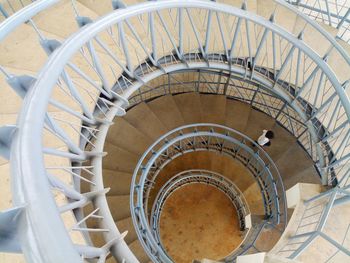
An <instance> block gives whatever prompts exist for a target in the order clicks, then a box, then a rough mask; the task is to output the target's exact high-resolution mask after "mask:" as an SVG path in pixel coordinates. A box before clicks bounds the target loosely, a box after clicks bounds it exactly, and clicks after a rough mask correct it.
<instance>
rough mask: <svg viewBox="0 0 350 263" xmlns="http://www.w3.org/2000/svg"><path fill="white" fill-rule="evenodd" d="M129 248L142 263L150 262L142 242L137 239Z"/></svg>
mask: <svg viewBox="0 0 350 263" xmlns="http://www.w3.org/2000/svg"><path fill="white" fill-rule="evenodd" d="M129 248H130V249H131V251H132V252H133V253H134V255H135V256H136V258H137V259H138V260H139V261H140V263H146V262H148V261H149V257H148V256H147V254H146V252H145V250H144V249H143V247H142V245H141V243H140V241H139V240H138V239H137V240H135V241H134V242H132V243H131V244H130V245H129Z"/></svg>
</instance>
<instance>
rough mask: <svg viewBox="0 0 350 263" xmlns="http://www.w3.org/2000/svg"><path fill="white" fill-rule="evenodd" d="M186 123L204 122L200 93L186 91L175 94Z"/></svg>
mask: <svg viewBox="0 0 350 263" xmlns="http://www.w3.org/2000/svg"><path fill="white" fill-rule="evenodd" d="M174 100H175V102H176V104H177V107H178V109H179V110H180V112H181V114H182V117H183V119H184V121H185V124H192V123H199V122H203V119H202V108H201V101H200V95H199V94H197V93H184V94H178V95H175V96H174Z"/></svg>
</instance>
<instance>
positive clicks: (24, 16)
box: [0, 0, 60, 41]
mask: <svg viewBox="0 0 350 263" xmlns="http://www.w3.org/2000/svg"><path fill="white" fill-rule="evenodd" d="M59 1H60V0H38V1H35V2H33V3H31V4H29V5H28V6H26V7H24V8H22V9H21V10H19V11H18V12H16V13H14V14H13V15H11V16H10V17H9V18H7V19H5V20H4V21H3V22H2V23H1V24H0V41H2V40H3V39H4V38H5V37H6V36H7V35H8V34H10V33H11V32H12V31H14V30H15V29H16V28H17V27H18V26H20V25H21V24H23V23H25V22H27V21H28V20H30V19H31V18H32V17H33V16H35V15H36V14H38V13H39V12H41V11H43V10H45V9H46V8H48V7H51V6H52V5H54V4H56V3H58V2H59Z"/></svg>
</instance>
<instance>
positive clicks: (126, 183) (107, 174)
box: [103, 169, 132, 195]
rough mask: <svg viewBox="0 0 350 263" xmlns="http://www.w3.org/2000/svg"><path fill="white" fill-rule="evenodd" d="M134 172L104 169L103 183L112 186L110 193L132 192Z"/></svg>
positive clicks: (123, 193) (124, 193) (122, 193)
mask: <svg viewBox="0 0 350 263" xmlns="http://www.w3.org/2000/svg"><path fill="white" fill-rule="evenodd" d="M131 180H132V173H125V172H120V171H113V170H108V169H103V184H104V186H105V187H110V188H111V190H110V191H109V192H108V193H107V194H108V195H127V194H130V186H131Z"/></svg>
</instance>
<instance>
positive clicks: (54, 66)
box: [13, 1, 350, 250]
mask: <svg viewBox="0 0 350 263" xmlns="http://www.w3.org/2000/svg"><path fill="white" fill-rule="evenodd" d="M173 7H174V8H177V7H182V8H186V7H187V8H191V7H195V8H207V9H210V10H215V11H218V12H223V13H228V14H234V15H236V16H237V17H242V18H244V19H247V20H250V21H253V22H255V23H257V24H259V25H262V26H265V27H266V28H269V30H271V31H273V32H275V33H276V34H278V35H281V36H283V37H284V38H285V39H286V40H287V41H289V42H290V43H292V44H293V45H295V46H296V47H297V48H299V49H300V50H302V51H303V52H305V53H307V54H308V55H309V56H310V58H311V59H313V60H314V61H315V62H316V63H317V64H318V65H319V66H320V68H321V69H322V70H323V71H324V72H325V74H326V75H327V77H328V78H329V80H330V82H331V83H332V84H333V87H334V88H335V89H336V91H337V92H338V94H339V95H340V100H342V104H343V107H344V109H345V110H346V114H347V115H348V116H349V114H350V110H349V107H350V105H348V104H346V103H348V98H347V96H346V95H344V94H345V93H344V91H343V90H342V87H341V85H340V84H339V82H338V81H337V78H336V76H335V74H334V73H333V72H332V71H331V69H330V68H329V67H328V65H327V64H326V63H325V62H324V61H323V60H322V59H321V58H319V56H318V55H317V54H316V53H315V52H313V51H312V50H311V49H310V48H309V47H307V46H306V45H305V44H304V43H302V42H301V41H299V40H297V39H295V37H294V36H293V35H291V34H289V33H288V32H286V31H284V30H283V29H281V28H279V27H278V26H276V25H274V24H272V23H268V22H266V21H264V20H262V19H261V18H259V17H258V16H256V15H251V14H248V13H247V12H245V11H243V10H240V9H237V8H233V7H228V6H226V5H219V4H216V3H211V2H202V1H192V2H188V1H177V2H172V1H164V2H156V3H143V4H140V5H137V6H133V7H130V8H127V9H125V10H117V11H115V12H114V13H112V14H110V15H107V16H105V17H103V18H101V19H99V20H98V21H97V22H96V23H94V24H91V25H87V26H86V27H84V28H83V29H82V30H81V31H80V32H79V33H77V34H75V35H73V36H72V37H70V38H69V39H68V40H67V41H66V42H65V43H63V44H62V46H61V47H60V48H59V49H58V50H56V52H54V53H53V55H52V57H51V58H50V60H49V62H48V63H47V64H46V66H45V67H44V69H43V70H42V72H41V73H40V76H39V79H38V81H37V82H36V84H35V85H34V87H33V88H32V89H31V90H30V91H29V93H28V96H27V98H26V99H25V104H24V108H23V110H22V112H21V116H20V119H19V126H20V130H19V132H18V136H17V137H16V138H15V141H16V142H15V143H14V145H16V146H17V147H15V149H16V151H17V152H20V154H18V153H17V154H18V155H16V154H14V155H13V157H14V161H15V163H17V164H18V163H20V164H22V163H23V162H24V163H25V164H26V166H23V167H26V168H27V172H26V174H24V171H23V170H21V169H19V168H17V169H18V170H16V168H15V170H16V171H17V174H18V175H19V177H20V178H18V179H15V181H17V183H18V184H22V182H21V179H22V178H23V177H25V176H26V177H27V178H32V179H34V178H36V180H37V179H38V177H35V176H36V175H37V174H40V176H39V177H40V178H41V179H40V180H44V181H45V176H44V175H45V169H44V167H43V165H42V155H43V152H42V148H41V144H40V139H41V138H42V137H41V136H42V130H43V126H44V116H45V114H46V108H47V105H48V103H49V98H50V94H51V92H52V89H53V87H54V85H55V84H56V81H57V80H58V78H59V76H60V74H61V73H62V70H63V69H64V67H65V65H66V64H67V62H68V61H69V59H70V58H71V57H72V56H73V55H74V54H75V53H76V52H77V51H78V50H79V49H80V48H81V46H83V45H84V44H85V43H86V42H88V41H89V40H90V39H92V38H93V37H95V36H96V34H98V33H99V32H101V31H103V30H105V29H107V28H108V27H109V26H111V25H114V24H116V23H118V22H120V21H123V19H126V18H128V17H132V16H135V15H138V14H142V13H145V12H152V11H157V10H161V9H165V8H173ZM135 90H136V89H135V88H134V87H131V88H130V89H128V91H127V92H126V93H125V94H123V96H125V97H127V96H129V95H130V94H131V93H132V92H134V91H135ZM343 95H344V96H343ZM29 102H30V103H29ZM123 103H124V101H118V102H117V106H120V107H121V106H122V105H123ZM95 121H96V120H95ZM33 125H34V126H33ZM28 138H30V139H28ZM33 138H36V139H34V140H33ZM19 142H20V143H19ZM34 156H35V157H34ZM82 156H83V158H87V157H88V156H87V155H86V153H84V154H82ZM32 159H33V160H32ZM28 173H29V174H30V175H28ZM45 182H46V181H45ZM15 184H16V182H15ZM43 186H44V187H49V186H48V184H46V183H44V185H43ZM40 190H41V188H38V185H29V186H28V191H29V192H30V193H31V194H30V195H28V196H26V198H28V199H27V200H26V201H28V203H32V202H36V201H37V200H39V199H42V200H46V199H50V200H51V198H52V197H51V196H50V195H49V194H48V192H45V193H43V194H42V195H41V194H39V192H40ZM46 204H47V203H46V202H44V201H41V202H37V203H36V205H37V208H39V207H41V208H44V207H46ZM37 216H38V217H41V216H42V220H43V219H44V217H43V216H44V214H43V213H42V212H41V213H40V212H39V210H38V214H37ZM51 216H52V217H58V213H55V212H53V213H52V214H51ZM38 233H40V231H38ZM42 234H43V233H41V234H40V235H42ZM63 236H64V234H62V239H60V238H58V239H57V240H56V241H57V243H60V241H62V242H63V239H64V237H63ZM39 239H40V238H39ZM43 240H44V239H43ZM38 242H39V241H38ZM45 245H47V244H43V246H44V247H45ZM44 250H45V249H44Z"/></svg>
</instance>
